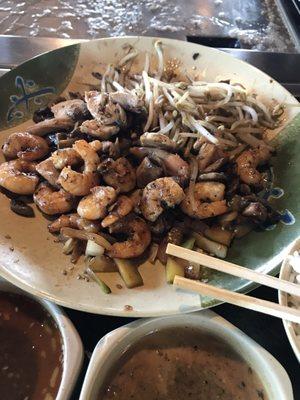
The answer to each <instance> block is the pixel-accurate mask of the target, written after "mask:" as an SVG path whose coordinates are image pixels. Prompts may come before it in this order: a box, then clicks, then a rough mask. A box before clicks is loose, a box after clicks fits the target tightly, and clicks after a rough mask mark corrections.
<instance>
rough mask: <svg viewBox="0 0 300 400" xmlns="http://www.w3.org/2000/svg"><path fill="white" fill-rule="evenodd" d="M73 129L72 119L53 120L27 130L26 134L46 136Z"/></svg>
mask: <svg viewBox="0 0 300 400" xmlns="http://www.w3.org/2000/svg"><path fill="white" fill-rule="evenodd" d="M73 127H74V121H73V120H72V119H71V118H51V119H45V120H44V121H41V122H38V123H37V124H35V125H32V126H30V127H28V128H26V132H28V133H31V134H32V135H36V136H45V135H47V133H51V132H55V131H60V130H61V129H70V128H73Z"/></svg>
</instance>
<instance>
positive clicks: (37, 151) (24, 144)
mask: <svg viewBox="0 0 300 400" xmlns="http://www.w3.org/2000/svg"><path fill="white" fill-rule="evenodd" d="M2 151H3V154H4V155H5V156H6V157H9V158H17V157H18V158H20V159H21V160H25V161H35V160H39V159H41V158H43V157H44V156H45V155H46V154H47V153H48V151H49V146H48V143H47V142H46V140H45V139H43V138H41V137H39V136H34V135H31V134H30V133H27V132H18V133H12V134H11V135H10V136H9V137H8V139H7V140H6V142H5V143H4V145H3V147H2Z"/></svg>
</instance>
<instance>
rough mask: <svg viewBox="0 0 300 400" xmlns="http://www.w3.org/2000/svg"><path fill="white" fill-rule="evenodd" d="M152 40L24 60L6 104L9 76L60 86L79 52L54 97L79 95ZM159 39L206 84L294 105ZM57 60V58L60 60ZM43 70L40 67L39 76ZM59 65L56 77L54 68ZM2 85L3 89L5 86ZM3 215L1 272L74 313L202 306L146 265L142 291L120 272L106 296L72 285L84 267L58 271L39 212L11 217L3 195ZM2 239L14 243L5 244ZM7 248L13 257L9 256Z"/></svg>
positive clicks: (243, 66)
mask: <svg viewBox="0 0 300 400" xmlns="http://www.w3.org/2000/svg"><path fill="white" fill-rule="evenodd" d="M155 40H157V38H155V39H154V38H145V37H122V38H109V39H100V40H96V41H91V42H86V43H82V44H80V45H74V46H71V47H69V48H68V47H67V48H65V49H64V50H56V52H55V51H54V52H50V53H48V54H46V55H43V56H42V57H38V58H36V59H33V60H31V61H29V62H28V63H26V64H24V65H23V66H21V67H19V68H18V69H17V70H16V71H17V72H14V71H13V72H11V73H9V74H10V75H9V74H8V75H7V76H6V77H3V78H1V79H2V80H0V90H2V91H3V92H5V93H7V96H8V98H10V99H12V97H10V95H12V94H14V93H15V92H17V89H16V88H14V86H13V83H14V82H15V81H14V80H12V78H11V76H14V77H15V76H16V75H17V74H23V77H24V78H26V79H31V80H35V81H36V83H39V81H38V79H40V80H41V81H42V80H43V79H44V78H45V80H44V81H43V83H44V84H45V82H46V83H47V82H48V81H47V79H49V80H51V79H52V80H53V77H54V78H55V79H57V80H59V78H60V74H61V75H63V74H64V79H65V80H66V79H67V78H66V71H65V68H67V67H65V66H63V67H60V60H61V61H62V62H65V63H67V62H68V59H67V58H68V57H70V58H72V57H71V55H72V54H73V53H76V51H77V53H78V54H77V56H78V61H77V60H76V61H77V64H76V65H75V66H74V70H72V71H70V73H69V75H70V76H69V75H68V76H69V78H68V80H69V84H68V85H65V86H67V87H63V86H60V88H59V89H58V90H57V92H59V91H60V90H63V89H65V91H78V90H79V91H81V92H82V91H84V90H86V89H87V88H88V85H87V84H88V83H90V82H92V83H94V84H95V83H98V84H99V81H97V80H95V79H94V78H92V76H91V72H92V71H103V68H104V67H105V64H108V63H116V62H117V61H118V60H119V59H120V58H121V57H122V56H123V55H124V48H123V47H124V45H125V44H128V43H129V44H131V45H132V46H134V47H135V48H136V49H137V50H138V51H140V52H141V56H140V57H138V58H137V59H136V60H135V63H136V65H135V66H136V68H140V66H141V65H143V63H144V53H145V51H148V52H150V53H152V54H153V52H154V50H153V44H154V41H155ZM161 40H162V43H163V46H164V49H165V54H166V57H169V58H177V59H179V60H181V61H182V66H183V68H184V69H186V70H188V71H189V72H190V73H193V74H195V73H197V72H198V73H199V78H201V76H202V77H204V76H205V79H206V80H208V81H217V80H220V79H231V80H232V81H236V82H239V83H241V84H242V85H244V86H245V87H246V88H248V89H249V90H252V91H255V92H256V93H257V94H258V95H259V97H260V98H262V99H272V100H273V99H275V100H276V101H278V102H287V103H293V104H296V103H297V101H296V100H295V99H294V97H293V96H292V95H291V94H290V93H288V92H287V91H286V90H285V89H284V88H283V87H282V86H280V85H279V84H278V83H277V82H275V81H274V80H273V79H271V78H270V77H269V76H267V75H265V74H264V73H263V72H261V71H259V70H257V69H256V68H254V67H252V66H250V65H248V64H247V63H245V62H242V61H240V60H237V59H234V58H232V57H231V56H230V55H228V54H226V53H224V52H221V51H218V50H215V49H212V48H208V47H204V46H199V45H195V44H193V43H186V42H181V41H177V40H170V39H161ZM68 49H69V50H68ZM70 49H71V50H70ZM72 49H73V50H72ZM74 49H75V50H76V51H75V50H74ZM195 53H197V54H198V57H197V58H196V60H194V58H195V57H193V55H195ZM57 54H59V55H60V57H61V58H59V57H57ZM70 54H71V55H70ZM54 56H55V57H57V58H58V59H57V65H53V58H55V57H54ZM73 56H74V55H73ZM51 60H52V61H51ZM41 66H42V67H43V69H42V73H41ZM56 67H57V68H58V71H59V73H58V72H57V70H55V68H56ZM13 74H14V75H13ZM4 78H5V79H6V80H5V81H4V80H3V79H4ZM14 79H15V78H14ZM4 82H5V83H7V84H5V85H4ZM51 82H52V81H51ZM1 84H2V89H1ZM10 85H11V87H12V89H11V90H15V92H9V91H8V89H7V88H8V87H10ZM10 101H12V100H10ZM0 108H1V106H0ZM0 112H1V110H0ZM297 112H298V109H297V108H296V107H291V108H289V109H288V110H287V111H286V112H285V122H284V125H285V124H287V123H288V122H289V121H291V120H292V119H293V117H294V116H295V115H296V114H297ZM0 116H1V114H0ZM28 119H29V116H28ZM31 123H32V122H29V121H27V122H25V123H24V124H23V125H19V126H18V128H17V129H18V130H19V131H20V130H23V129H24V128H25V126H27V125H29V124H31ZM14 131H16V128H10V129H6V130H5V131H4V132H2V133H4V134H2V135H1V141H2V142H3V140H4V138H5V137H7V135H8V134H9V133H10V132H14ZM273 134H276V132H273ZM0 145H1V143H0ZM0 158H1V156H0ZM0 161H1V159H0ZM0 209H1V219H0V263H1V266H0V274H1V275H2V276H3V277H4V278H6V279H7V280H9V281H11V282H12V283H14V284H15V285H17V286H19V287H21V288H22V289H24V290H26V291H28V292H31V293H33V294H34V295H37V296H41V297H44V298H46V299H49V300H51V301H54V302H56V303H58V304H61V305H64V306H67V307H70V308H74V309H79V310H83V311H88V312H92V313H98V314H109V315H120V316H138V317H145V316H161V315H166V314H176V313H180V312H187V311H195V310H198V309H200V308H201V304H200V297H199V296H198V295H196V294H191V293H187V292H183V291H179V290H176V289H175V288H174V287H172V286H170V285H167V284H166V279H165V272H164V267H163V266H162V265H155V266H152V265H150V264H146V265H143V266H142V267H141V268H140V272H141V274H142V276H143V279H144V283H145V285H144V286H143V287H140V288H136V289H131V290H128V289H126V288H124V284H123V282H122V280H121V278H120V277H119V276H118V275H117V274H106V276H105V278H104V280H105V281H106V282H107V283H108V284H109V285H110V287H111V288H112V294H110V295H105V294H103V293H102V292H101V290H99V288H98V286H97V285H96V284H95V283H86V282H84V281H82V280H77V279H76V276H77V274H78V273H79V272H82V271H83V269H84V266H83V263H81V264H79V265H78V266H75V268H74V270H73V271H72V272H69V273H68V274H67V275H63V274H62V271H63V270H64V269H67V270H68V268H69V266H70V261H69V257H68V256H65V255H63V254H62V246H61V245H60V244H56V243H54V240H53V239H54V238H53V236H51V235H50V234H49V233H48V231H47V223H48V221H46V219H45V218H44V217H43V216H42V215H41V214H40V213H39V212H37V211H36V215H37V216H36V218H34V219H26V218H22V217H20V216H17V215H16V214H14V213H13V212H11V211H10V209H9V200H8V199H7V198H6V197H4V196H2V195H1V196H0ZM7 235H9V236H10V237H11V238H8V236H7ZM11 246H13V248H14V251H11V249H10V247H11ZM281 254H282V253H280V254H279V255H276V257H275V255H274V258H273V259H272V260H271V261H270V262H269V260H268V263H267V262H266V261H264V258H263V257H262V258H261V259H258V260H256V259H255V260H254V261H253V263H254V266H252V268H261V270H265V271H266V272H272V271H274V268H275V267H276V265H278V262H280V261H281V258H280V257H281ZM259 263H260V265H259ZM264 263H265V265H264ZM223 279H227V278H226V277H225V278H223V277H221V278H220V280H219V282H220V283H219V282H218V284H221V285H222V284H223V286H226V287H228V288H230V289H231V290H246V289H247V290H249V288H250V286H249V284H248V283H247V284H246V283H245V282H244V281H241V280H238V279H235V280H234V281H232V282H233V283H232V282H229V283H228V284H227V283H226V284H225V283H224V282H223ZM226 282H227V281H226ZM117 284H121V285H122V286H123V288H122V289H118V288H117V286H116V285H117ZM211 304H213V303H207V305H211ZM214 304H215V303H214ZM126 305H130V306H131V307H132V311H128V307H125V306H126Z"/></svg>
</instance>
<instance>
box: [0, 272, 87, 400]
mask: <svg viewBox="0 0 300 400" xmlns="http://www.w3.org/2000/svg"><path fill="white" fill-rule="evenodd" d="M0 291H1V292H8V293H16V294H21V295H23V296H25V297H28V298H30V299H32V300H34V301H35V302H37V303H39V304H41V306H42V307H43V308H44V309H45V310H46V311H47V312H48V313H49V314H50V316H51V317H52V318H53V320H54V321H55V323H56V325H57V327H58V329H59V331H60V334H61V338H62V350H63V365H62V377H61V382H60V385H59V390H58V393H57V396H56V399H55V400H68V399H69V398H70V397H71V394H72V392H73V389H74V386H75V383H76V381H77V378H78V374H79V372H80V369H81V365H82V362H83V347H82V343H81V339H80V337H79V335H78V333H77V331H76V329H75V327H74V325H73V324H72V322H71V321H70V319H69V318H68V317H67V316H66V314H65V313H64V312H63V311H62V310H61V308H60V307H58V306H57V305H56V304H53V303H51V302H49V301H47V300H43V299H41V298H38V297H35V296H33V295H31V294H28V293H26V292H24V291H22V290H21V289H19V288H17V287H16V286H13V285H12V284H11V283H9V282H7V281H4V280H2V279H0ZM41 400H42V399H41Z"/></svg>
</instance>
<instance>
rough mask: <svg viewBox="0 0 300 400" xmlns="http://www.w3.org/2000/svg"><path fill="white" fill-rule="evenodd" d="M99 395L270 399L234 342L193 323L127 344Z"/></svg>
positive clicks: (104, 398) (120, 398)
mask: <svg viewBox="0 0 300 400" xmlns="http://www.w3.org/2000/svg"><path fill="white" fill-rule="evenodd" d="M141 365H142V366H143V368H141ZM96 398H97V399H99V400H100V399H101V400H108V399H117V400H125V399H126V400H127V399H133V400H134V399H144V400H147V399H154V398H157V399H161V400H166V399H172V398H174V399H178V400H181V399H184V400H185V399H191V400H193V399H197V400H202V399H203V400H215V399H220V400H221V399H222V400H233V399H245V400H261V399H265V400H267V399H268V396H267V393H266V390H265V388H264V385H263V382H262V381H261V380H260V378H259V377H258V375H257V374H256V373H255V371H253V370H252V368H251V367H250V365H249V364H248V362H247V361H246V360H244V359H243V358H242V357H241V355H239V354H238V353H237V352H236V350H235V349H234V348H233V347H232V346H231V345H230V344H228V343H227V342H225V341H224V339H222V338H221V337H218V336H215V335H212V334H209V333H205V332H202V331H200V330H197V329H191V328H190V327H189V328H177V329H176V330H174V329H170V328H169V329H165V330H160V331H154V333H152V334H149V335H146V336H145V337H144V338H143V339H140V340H139V341H138V342H136V343H135V344H134V345H132V346H129V347H128V348H127V349H126V351H125V352H124V354H123V356H122V357H121V359H119V360H118V361H117V363H116V365H114V366H113V368H112V369H111V370H110V371H109V372H108V373H107V375H106V377H105V378H104V383H103V384H102V386H101V388H100V390H99V391H98V395H97V397H96Z"/></svg>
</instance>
